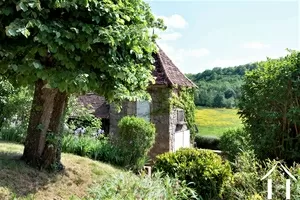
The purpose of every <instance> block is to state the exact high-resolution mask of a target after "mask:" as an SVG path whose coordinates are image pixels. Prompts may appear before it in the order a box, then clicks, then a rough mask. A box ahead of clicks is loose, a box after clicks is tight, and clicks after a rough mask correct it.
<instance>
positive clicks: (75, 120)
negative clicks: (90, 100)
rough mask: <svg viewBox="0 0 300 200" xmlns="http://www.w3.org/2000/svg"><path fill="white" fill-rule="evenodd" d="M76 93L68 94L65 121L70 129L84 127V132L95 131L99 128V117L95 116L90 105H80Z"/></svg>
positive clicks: (91, 132) (90, 132)
mask: <svg viewBox="0 0 300 200" xmlns="http://www.w3.org/2000/svg"><path fill="white" fill-rule="evenodd" d="M77 98H78V95H75V94H74V95H70V97H69V101H68V107H67V111H66V117H65V122H66V123H67V124H68V128H69V129H70V131H71V130H72V131H74V130H75V129H76V128H78V127H84V128H85V129H86V134H89V135H91V134H93V133H96V132H97V130H98V129H100V128H101V125H102V124H101V119H99V118H97V117H96V116H95V115H94V114H93V112H94V110H93V108H91V107H90V106H91V105H87V106H84V105H81V104H80V103H79V102H78V99H77Z"/></svg>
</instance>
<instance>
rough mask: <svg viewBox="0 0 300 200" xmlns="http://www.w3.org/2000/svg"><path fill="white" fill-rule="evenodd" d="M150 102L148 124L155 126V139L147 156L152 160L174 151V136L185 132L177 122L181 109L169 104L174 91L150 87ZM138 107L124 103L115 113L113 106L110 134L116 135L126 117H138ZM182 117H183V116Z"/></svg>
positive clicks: (179, 122) (132, 103) (134, 103)
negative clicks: (119, 123)
mask: <svg viewBox="0 0 300 200" xmlns="http://www.w3.org/2000/svg"><path fill="white" fill-rule="evenodd" d="M148 91H149V93H150V95H151V98H152V101H151V102H149V103H150V109H149V113H148V114H149V116H150V117H149V118H147V119H150V122H151V123H153V124H154V125H155V128H156V138H155V143H154V145H153V147H152V149H151V150H150V152H149V156H150V157H151V158H152V159H154V158H155V156H157V155H158V154H161V153H165V152H169V151H174V150H175V136H176V134H177V133H178V132H180V131H185V130H187V126H186V124H185V123H184V121H179V120H178V113H180V112H181V111H183V110H182V109H178V108H173V107H172V105H171V103H170V98H171V97H172V93H174V92H175V90H174V89H172V88H170V87H166V86H155V85H154V86H151V87H150V88H149V90H148ZM138 109H139V105H138V103H137V102H128V101H127V102H124V103H123V108H122V110H121V112H119V113H117V112H116V110H115V108H114V106H111V109H110V133H111V134H112V135H115V134H117V131H118V130H117V124H118V121H119V120H120V119H121V118H122V117H124V116H126V115H134V116H138V117H144V118H145V116H139V114H138V113H137V110H138ZM183 116H184V115H183Z"/></svg>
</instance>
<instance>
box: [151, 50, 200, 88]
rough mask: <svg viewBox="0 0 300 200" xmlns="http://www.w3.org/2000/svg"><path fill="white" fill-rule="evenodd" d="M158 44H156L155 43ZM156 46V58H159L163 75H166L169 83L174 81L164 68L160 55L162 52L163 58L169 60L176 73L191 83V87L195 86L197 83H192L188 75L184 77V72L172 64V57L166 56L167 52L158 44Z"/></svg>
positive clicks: (172, 83)
mask: <svg viewBox="0 0 300 200" xmlns="http://www.w3.org/2000/svg"><path fill="white" fill-rule="evenodd" d="M157 46H158V45H157ZM158 48H159V53H158V58H159V62H160V64H161V66H163V67H162V68H163V70H164V72H165V75H166V77H167V78H168V80H169V81H170V83H171V85H175V84H174V82H173V81H172V79H171V78H170V74H169V71H167V70H166V69H165V67H164V66H165V65H164V63H163V62H162V57H161V56H162V55H161V54H164V58H165V59H167V60H168V61H169V62H170V64H171V66H172V68H173V69H174V67H175V68H176V70H177V73H180V74H181V75H182V76H183V77H184V78H185V79H186V80H187V81H188V82H189V83H190V84H191V85H192V87H197V85H196V84H195V83H193V81H191V80H190V79H189V78H188V77H186V76H185V74H184V73H182V72H181V70H180V69H179V68H178V67H177V66H176V65H175V64H174V62H173V61H172V59H171V58H170V57H168V56H167V54H166V53H165V52H164V51H163V50H162V49H161V48H160V47H159V46H158Z"/></svg>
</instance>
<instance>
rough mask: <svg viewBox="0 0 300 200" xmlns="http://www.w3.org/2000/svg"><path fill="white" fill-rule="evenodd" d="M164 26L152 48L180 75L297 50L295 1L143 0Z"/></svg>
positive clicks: (299, 21) (299, 25)
mask: <svg viewBox="0 0 300 200" xmlns="http://www.w3.org/2000/svg"><path fill="white" fill-rule="evenodd" d="M146 2H147V3H148V4H149V5H150V7H151V10H152V12H153V14H154V15H155V16H156V17H159V18H162V19H163V20H164V22H165V25H167V27H168V28H167V30H166V31H163V32H162V31H159V30H156V31H155V33H156V34H158V35H159V40H158V44H159V46H160V47H161V48H162V49H163V50H164V51H165V52H166V54H167V55H168V56H169V57H170V58H171V59H172V61H173V62H174V63H175V65H176V66H177V67H178V68H179V69H180V70H181V71H182V72H184V73H199V72H203V71H204V70H206V69H212V68H214V67H229V66H237V65H242V64H247V63H251V62H256V61H262V60H266V58H267V57H270V58H278V57H281V56H284V55H286V54H287V51H286V49H287V48H288V49H295V50H300V0H293V1H292V0H282V1H278V0H277V1H270V0H269V1H266V0H265V1H258V0H251V1H250V0H235V1H228V0H223V1H221V0H219V1H215V0H210V1H208V0H206V1H203V0H193V1H186V0H164V1H162V0H148V1H146Z"/></svg>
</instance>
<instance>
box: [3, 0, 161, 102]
mask: <svg viewBox="0 0 300 200" xmlns="http://www.w3.org/2000/svg"><path fill="white" fill-rule="evenodd" d="M162 27H163V25H162V23H161V21H160V20H155V18H154V16H153V15H152V14H151V11H150V8H149V6H148V5H147V4H146V3H144V2H143V1H142V0H126V1H120V0H104V1H97V0H85V1H82V0H73V1H65V0H47V1H46V0H21V1H13V0H8V1H7V0H6V1H0V73H2V74H5V75H6V76H7V77H10V78H11V80H12V81H13V82H14V83H15V84H32V83H34V82H35V81H37V80H38V79H42V80H45V81H47V84H48V86H50V87H52V88H59V90H60V91H67V92H68V93H72V92H80V91H91V90H92V91H96V92H98V93H99V94H100V95H103V96H105V97H106V98H107V99H108V100H122V99H124V98H128V99H131V100H132V99H134V98H137V97H144V96H145V95H147V94H146V92H145V89H146V87H147V85H148V84H149V83H150V82H151V81H153V78H152V76H151V70H152V69H153V66H152V61H153V58H152V53H153V52H154V51H155V50H156V46H155V41H154V39H155V36H154V35H151V34H150V33H149V29H152V28H162Z"/></svg>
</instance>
